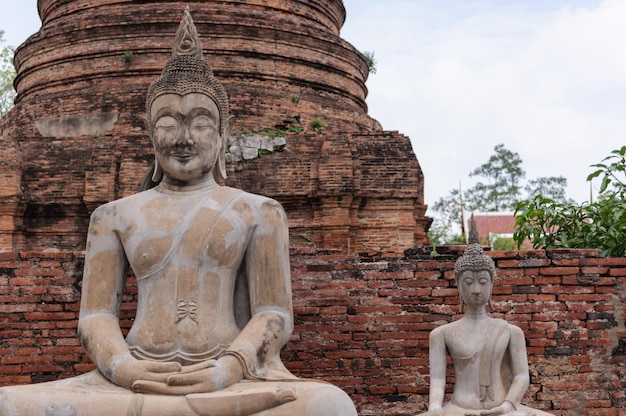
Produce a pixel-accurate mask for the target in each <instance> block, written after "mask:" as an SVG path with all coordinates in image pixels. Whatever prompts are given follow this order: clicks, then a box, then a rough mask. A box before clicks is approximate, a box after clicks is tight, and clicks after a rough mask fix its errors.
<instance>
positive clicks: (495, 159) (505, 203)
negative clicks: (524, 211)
mask: <svg viewBox="0 0 626 416" xmlns="http://www.w3.org/2000/svg"><path fill="white" fill-rule="evenodd" d="M469 175H470V176H471V177H480V178H481V179H480V180H479V181H478V182H477V183H476V184H475V185H474V186H473V187H471V188H469V189H467V190H465V191H461V190H460V189H452V190H451V191H450V193H449V194H448V195H447V196H445V197H442V198H440V199H439V200H437V201H436V202H435V203H434V204H432V206H431V210H432V212H433V213H434V215H433V217H434V218H433V224H432V226H431V230H430V231H429V234H428V236H429V239H430V241H431V244H433V245H437V244H454V243H459V242H464V241H463V240H464V236H463V235H462V232H461V227H460V224H461V213H462V211H465V212H466V213H468V214H469V213H471V212H476V211H479V212H497V211H513V210H515V208H516V206H517V203H518V202H519V201H520V200H522V199H524V198H528V197H529V196H533V195H535V194H538V193H543V194H548V195H550V196H552V197H554V198H555V199H556V200H559V201H563V202H564V201H565V187H566V186H567V179H565V178H564V177H541V178H537V179H533V180H530V181H528V183H527V184H525V185H524V183H523V179H524V177H525V176H526V172H525V171H524V169H523V168H522V159H521V158H520V156H519V154H518V153H516V152H513V151H511V150H509V149H507V148H506V147H505V146H504V145H503V144H498V145H497V146H495V147H494V154H493V155H492V156H491V157H489V160H487V162H485V163H483V164H482V165H480V166H479V167H477V168H476V169H474V170H473V171H471V172H470V174H469ZM503 244H504V243H503ZM509 245H510V244H509Z"/></svg>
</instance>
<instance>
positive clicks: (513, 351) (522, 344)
mask: <svg viewBox="0 0 626 416" xmlns="http://www.w3.org/2000/svg"><path fill="white" fill-rule="evenodd" d="M509 327H510V329H511V338H510V340H509V353H510V356H511V372H512V374H513V381H512V383H511V387H510V388H509V391H508V393H507V395H506V399H505V400H506V401H508V402H510V403H511V404H512V405H513V406H514V407H515V408H516V409H517V408H519V406H520V405H521V402H522V398H523V397H524V394H525V393H526V390H527V389H528V385H529V384H530V378H529V375H528V357H527V355H526V340H525V338H524V332H523V331H522V330H521V329H520V328H519V327H517V326H515V325H509Z"/></svg>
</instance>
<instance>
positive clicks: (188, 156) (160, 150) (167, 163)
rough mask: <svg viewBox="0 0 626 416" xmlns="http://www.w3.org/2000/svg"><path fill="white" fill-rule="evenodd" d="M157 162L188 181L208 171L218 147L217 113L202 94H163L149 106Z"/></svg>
mask: <svg viewBox="0 0 626 416" xmlns="http://www.w3.org/2000/svg"><path fill="white" fill-rule="evenodd" d="M150 122H151V124H152V142H153V145H154V150H155V153H156V158H157V160H158V163H159V166H160V167H161V169H162V170H163V172H164V173H165V174H166V175H167V176H169V177H170V178H172V179H174V180H176V181H180V182H192V181H194V180H196V179H201V178H203V177H205V176H206V175H207V174H208V173H210V172H211V171H212V169H213V168H214V167H215V164H216V163H217V160H218V157H219V155H220V152H221V151H222V137H221V135H220V127H221V126H220V115H219V110H218V107H217V105H216V104H215V102H214V101H213V100H212V99H211V98H209V97H208V96H206V95H204V94H198V93H191V94H187V95H182V96H181V95H178V94H163V95H160V96H159V97H157V98H156V99H155V100H154V101H153V103H152V107H151V110H150Z"/></svg>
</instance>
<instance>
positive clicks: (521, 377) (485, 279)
mask: <svg viewBox="0 0 626 416" xmlns="http://www.w3.org/2000/svg"><path fill="white" fill-rule="evenodd" d="M475 241H477V239H476V240H475ZM454 272H455V280H456V284H457V288H458V290H459V295H460V297H461V310H463V305H465V308H466V309H465V313H464V315H463V317H462V318H461V319H459V320H458V321H454V322H452V323H449V324H446V325H443V326H440V327H438V328H435V329H434V330H433V331H432V332H431V333H430V339H429V342H430V343H429V361H430V397H429V406H428V412H427V413H424V414H423V415H427V416H468V415H482V416H495V415H507V416H548V415H549V414H548V413H546V412H543V411H541V410H534V409H531V408H529V407H526V406H523V405H522V404H521V400H522V397H523V396H524V394H525V392H526V390H527V388H528V385H529V380H530V378H529V373H528V361H527V356H526V341H525V338H524V333H523V332H522V330H521V329H520V328H519V327H517V326H515V325H512V324H510V323H508V322H507V321H505V320H502V319H494V318H491V317H489V316H488V315H487V310H486V306H487V304H488V303H490V299H491V291H492V288H493V282H494V279H495V277H496V268H495V265H494V262H493V260H492V259H491V258H490V257H489V256H487V255H485V253H484V252H483V250H482V248H481V247H480V245H479V244H477V243H476V242H473V243H471V244H469V246H468V247H467V249H466V251H465V254H464V255H463V256H461V257H460V258H459V259H458V260H457V262H456V264H455V268H454ZM447 354H449V355H450V356H451V358H452V363H453V367H454V375H455V383H454V391H453V394H452V398H451V400H450V402H448V403H447V404H445V405H443V399H444V393H445V388H446V367H447V363H446V359H447V358H446V357H447Z"/></svg>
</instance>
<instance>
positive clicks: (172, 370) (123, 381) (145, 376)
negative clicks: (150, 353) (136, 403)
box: [112, 358, 182, 389]
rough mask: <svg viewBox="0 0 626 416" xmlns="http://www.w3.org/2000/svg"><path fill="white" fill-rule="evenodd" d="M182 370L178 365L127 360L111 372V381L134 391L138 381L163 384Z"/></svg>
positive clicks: (133, 359)
mask: <svg viewBox="0 0 626 416" xmlns="http://www.w3.org/2000/svg"><path fill="white" fill-rule="evenodd" d="M181 369H182V365H180V364H179V363H163V362H158V361H149V360H137V359H135V358H129V359H126V360H124V361H122V362H121V363H119V364H118V365H117V366H116V367H115V369H114V370H113V371H112V378H113V381H114V382H115V383H116V384H118V385H120V386H122V387H126V388H127V389H134V387H133V386H134V384H135V383H137V381H138V380H146V381H148V380H149V381H152V382H161V383H165V382H166V381H167V379H168V378H169V377H171V376H172V375H174V374H178V373H179V372H180V371H181Z"/></svg>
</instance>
